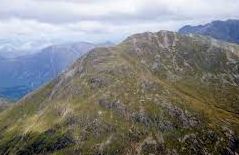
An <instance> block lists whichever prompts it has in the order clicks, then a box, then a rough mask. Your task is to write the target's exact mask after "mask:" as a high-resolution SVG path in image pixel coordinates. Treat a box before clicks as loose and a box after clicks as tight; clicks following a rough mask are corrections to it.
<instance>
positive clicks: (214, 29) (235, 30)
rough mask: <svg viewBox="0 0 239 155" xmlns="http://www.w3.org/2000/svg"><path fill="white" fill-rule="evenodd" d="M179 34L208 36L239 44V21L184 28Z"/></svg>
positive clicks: (214, 22)
mask: <svg viewBox="0 0 239 155" xmlns="http://www.w3.org/2000/svg"><path fill="white" fill-rule="evenodd" d="M179 33H183V34H189V33H196V34H201V35H207V36H210V37H213V38H216V39H220V40H223V41H227V42H232V43H239V20H227V21H213V22H211V23H208V24H206V25H199V26H190V25H187V26H184V27H182V28H181V29H180V30H179Z"/></svg>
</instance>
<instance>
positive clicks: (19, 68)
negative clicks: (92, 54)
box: [0, 42, 96, 100]
mask: <svg viewBox="0 0 239 155" xmlns="http://www.w3.org/2000/svg"><path fill="white" fill-rule="evenodd" d="M94 47H96V45H94V44H91V43H86V42H79V43H68V44H62V45H53V46H50V47H47V48H44V49H42V50H41V51H39V52H37V53H35V54H30V55H25V56H20V57H15V58H9V57H4V56H2V57H0V73H1V75H0V76H1V80H0V96H2V97H5V98H9V99H13V100H17V99H19V98H21V97H22V96H24V95H25V94H26V93H28V92H30V91H32V90H34V89H36V88H38V87H39V86H41V85H42V84H43V83H45V82H47V81H49V80H51V79H54V78H55V77H56V76H57V75H58V74H59V73H61V72H62V71H63V70H64V69H66V68H67V66H69V65H70V64H71V63H72V62H74V61H75V60H76V59H77V58H79V57H80V56H81V55H82V54H85V53H86V52H88V51H89V50H91V49H92V48H94Z"/></svg>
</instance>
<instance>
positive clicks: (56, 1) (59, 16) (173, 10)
mask: <svg viewBox="0 0 239 155" xmlns="http://www.w3.org/2000/svg"><path fill="white" fill-rule="evenodd" d="M238 10H239V0H0V38H14V37H16V36H17V37H23V38H39V37H43V38H48V39H78V40H82V41H83V40H84V41H92V42H103V41H107V40H111V41H120V40H122V39H123V38H125V37H126V36H127V35H130V34H133V33H136V32H143V31H158V30H161V29H166V30H173V31H176V30H178V28H180V27H181V26H183V25H185V24H193V25H195V24H199V23H206V22H209V21H211V20H216V19H222V20H225V19H229V18H231V19H239V13H238Z"/></svg>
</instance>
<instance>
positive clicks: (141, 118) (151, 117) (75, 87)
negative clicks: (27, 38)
mask: <svg viewBox="0 0 239 155" xmlns="http://www.w3.org/2000/svg"><path fill="white" fill-rule="evenodd" d="M50 153H54V154H82V155H85V154H86V155H87V154H112V155H113V154H114V155H115V154H122V155H127V154H128V155H134V154H143V155H144V154H146V155H147V154H157V155H158V154H179V155H180V154H182V155H184V154H205V155H206V154H229V155H234V154H238V153H239V46H238V45H235V44H229V43H225V42H221V41H217V40H214V39H211V38H208V37H203V36H199V35H192V34H191V35H181V34H178V33H174V32H168V31H160V32H158V33H150V32H147V33H142V34H135V35H133V36H130V37H128V38H127V39H126V40H125V41H123V42H122V43H120V44H119V45H117V46H115V47H108V48H96V49H93V50H92V51H90V52H89V53H88V54H86V55H84V56H83V57H81V58H80V59H79V60H77V61H76V62H75V63H74V64H73V65H72V66H71V67H70V68H69V69H68V70H67V71H65V72H64V73H63V74H61V75H60V76H59V77H58V78H57V79H55V80H53V81H52V82H50V83H49V84H47V85H46V86H44V87H42V88H41V89H39V90H38V91H35V92H33V93H31V94H29V95H27V96H26V97H24V98H23V99H22V100H21V101H19V102H18V103H17V104H16V105H15V106H13V107H11V108H9V109H7V110H4V111H3V112H1V113H0V154H18V155H23V154H24V155H25V154H50Z"/></svg>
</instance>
